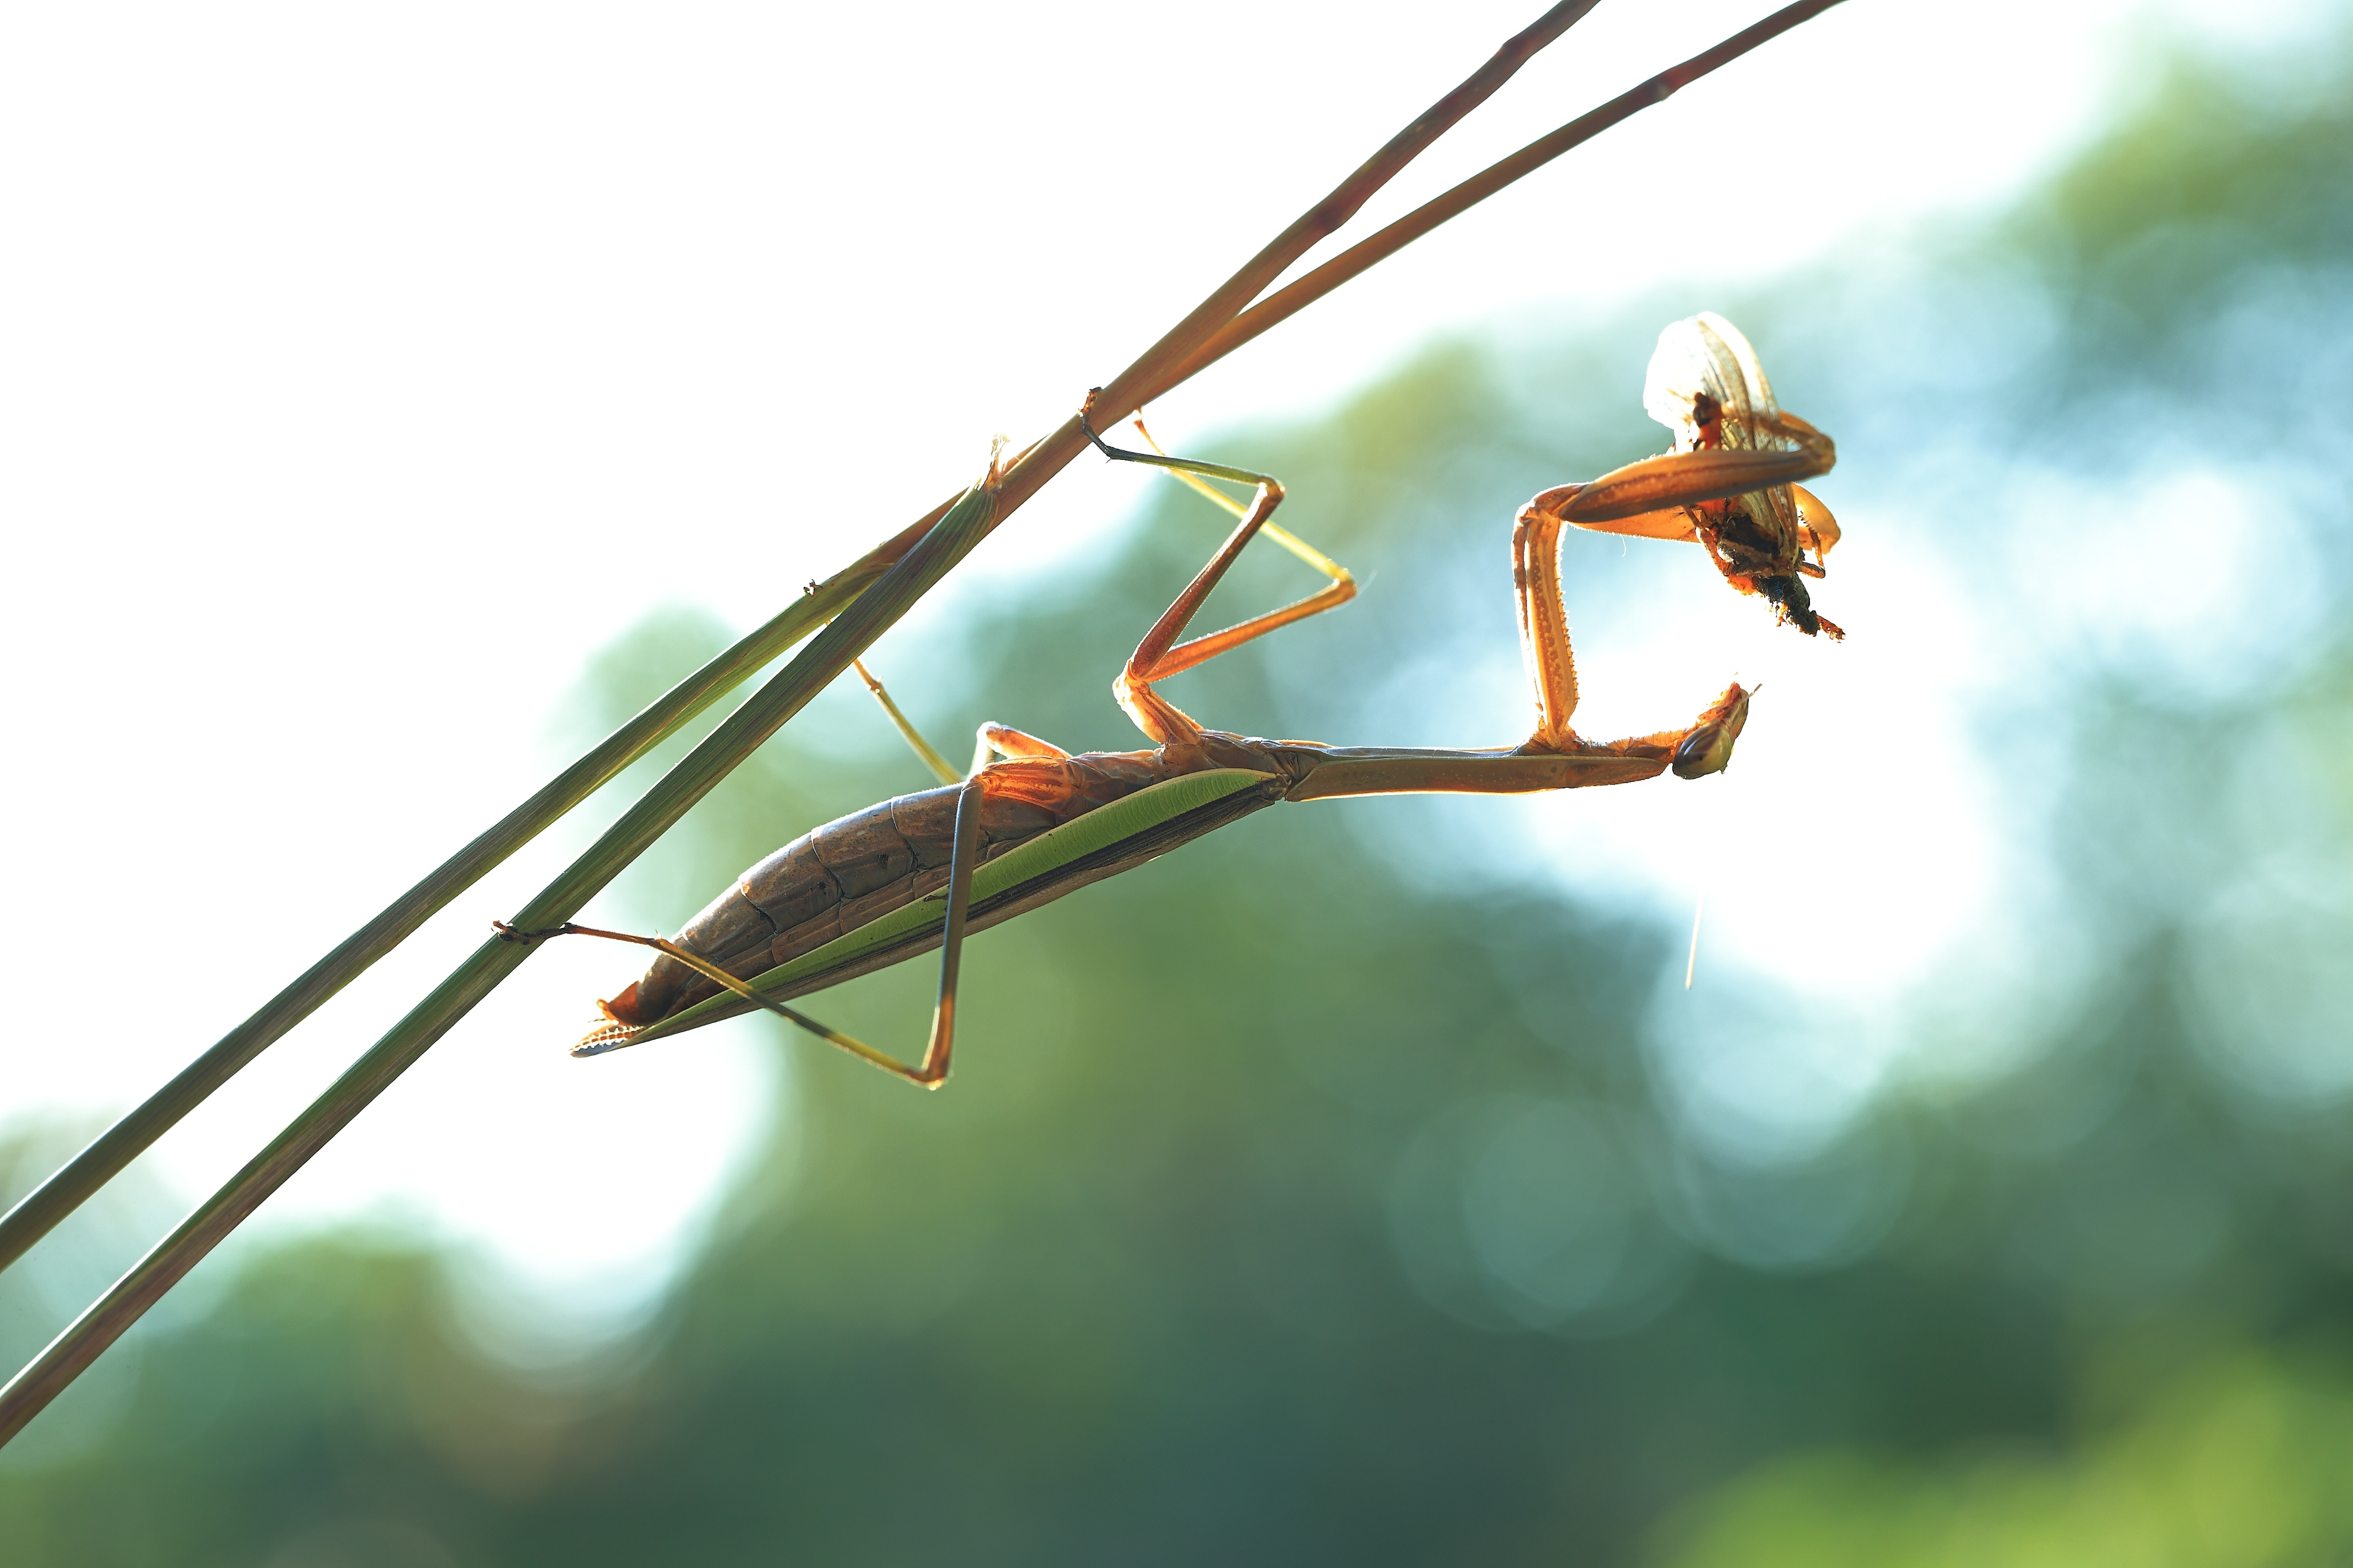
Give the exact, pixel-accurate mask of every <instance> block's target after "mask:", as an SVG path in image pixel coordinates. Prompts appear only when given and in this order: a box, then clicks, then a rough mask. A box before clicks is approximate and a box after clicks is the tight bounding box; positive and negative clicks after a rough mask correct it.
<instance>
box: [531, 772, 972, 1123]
mask: <svg viewBox="0 0 2353 1568" xmlns="http://www.w3.org/2000/svg"><path fill="white" fill-rule="evenodd" d="M980 799H981V784H980V781H979V780H978V779H968V780H966V781H965V786H964V789H963V792H962V793H961V794H959V795H957V797H956V814H955V838H954V840H953V842H952V847H950V849H949V851H948V885H947V888H946V897H947V918H946V921H945V923H944V926H943V928H942V930H941V932H940V994H939V1000H938V1002H937V1004H936V1005H934V1007H933V1009H932V1034H931V1038H930V1040H929V1041H928V1042H927V1043H926V1044H925V1045H924V1047H923V1061H922V1062H921V1063H919V1064H918V1065H916V1066H914V1067H909V1066H908V1065H907V1064H906V1063H904V1062H902V1061H901V1060H899V1059H898V1058H896V1057H893V1056H892V1055H891V1054H890V1053H889V1052H887V1051H884V1050H881V1049H879V1048H877V1047H873V1046H870V1045H868V1044H867V1043H866V1042H865V1041H863V1040H860V1039H858V1038H856V1037H853V1036H849V1035H845V1034H843V1033H842V1032H841V1031H840V1030H839V1029H836V1028H832V1027H829V1026H827V1025H824V1024H820V1023H818V1021H817V1020H816V1019H815V1018H812V1017H810V1016H808V1015H807V1014H806V1013H802V1012H799V1011H797V1010H796V1009H794V1008H791V1007H787V1006H786V1005H784V1004H783V1003H782V1002H779V1001H777V1000H776V998H775V997H773V996H769V995H767V994H765V993H763V992H760V991H756V990H754V989H753V987H752V985H751V984H750V983H748V982H746V981H744V980H743V979H742V978H740V977H738V976H736V975H733V974H730V973H727V971H725V970H724V969H722V968H720V967H719V965H717V964H715V963H712V962H711V961H710V960H709V959H707V958H704V957H703V956H702V954H700V953H695V952H688V951H687V950H686V949H685V948H683V947H681V946H680V945H679V944H678V943H676V942H670V941H669V940H668V939H666V938H663V937H658V936H635V935H632V934H630V933H628V932H627V931H598V930H596V928H595V927H593V926H583V925H574V924H572V923H570V922H569V921H567V922H565V924H563V925H560V926H557V927H556V928H554V930H553V931H517V930H516V929H515V928H514V927H512V926H510V925H508V924H506V923H505V922H504V921H493V922H492V923H493V924H495V925H496V926H497V927H498V931H499V934H500V935H501V936H503V937H505V938H506V939H507V940H508V941H510V942H537V941H540V940H542V939H543V938H546V937H552V936H599V937H605V938H607V939H609V940H611V941H614V942H635V943H636V944H638V946H640V947H650V948H653V949H655V950H656V951H657V952H666V953H668V954H669V955H670V957H672V958H675V959H677V960H678V961H679V962H680V963H683V964H685V965H686V966H687V967H688V968H689V969H691V970H693V971H694V972H695V973H698V974H701V975H702V976H703V977H704V978H706V979H709V980H712V981H715V982H716V983H718V984H721V985H723V986H725V987H726V988H727V989H728V990H730V991H732V992H733V993H734V994H736V995H738V996H741V997H743V998H744V1000H745V1001H747V1002H752V1003H755V1004H757V1005H760V1006H762V1007H765V1008H766V1009H767V1010H768V1011H769V1012H771V1013H774V1014H776V1016H779V1017H781V1018H784V1019H786V1021H788V1022H790V1023H794V1024H797V1025H799V1026H801V1027H802V1028H804V1029H807V1031H808V1032H809V1033H810V1034H812V1035H815V1036H816V1037H818V1038H819V1039H821V1040H823V1041H825V1042H826V1043H827V1044H828V1045H834V1046H839V1047H841V1048H842V1049H843V1050H845V1051H848V1052H849V1054H850V1055H852V1056H854V1057H857V1058H860V1059H862V1060H865V1061H870V1062H872V1063H873V1064H874V1065H875V1066H876V1067H879V1068H882V1069H883V1070H884V1071H885V1072H889V1073H892V1074H895V1075H896V1076H898V1077H900V1078H903V1079H906V1080H907V1081H908V1082H910V1083H916V1084H921V1085H923V1087H924V1088H925V1089H937V1088H939V1086H940V1085H941V1084H943V1083H944V1082H946V1081H947V1076H948V1058H949V1057H950V1054H951V1053H952V1052H953V1051H954V1050H955V1003H956V979H957V973H958V971H959V969H960V967H961V965H962V962H963V958H964V931H965V915H966V913H967V912H968V910H969V909H970V906H971V903H972V873H973V868H975V867H976V866H977V865H978V864H979V862H980ZM616 1043H618V1042H616Z"/></svg>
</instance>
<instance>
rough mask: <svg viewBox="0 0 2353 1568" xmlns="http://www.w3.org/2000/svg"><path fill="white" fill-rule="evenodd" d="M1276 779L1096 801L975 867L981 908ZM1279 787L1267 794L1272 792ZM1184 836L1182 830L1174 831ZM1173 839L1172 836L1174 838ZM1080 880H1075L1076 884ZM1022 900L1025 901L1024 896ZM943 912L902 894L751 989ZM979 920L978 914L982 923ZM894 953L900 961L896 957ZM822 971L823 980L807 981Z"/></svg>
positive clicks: (775, 989)
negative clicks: (893, 904)
mask: <svg viewBox="0 0 2353 1568" xmlns="http://www.w3.org/2000/svg"><path fill="white" fill-rule="evenodd" d="M1275 781H1276V775H1274V774H1272V773H1254V772H1252V771H1250V770H1249V769H1247V768H1215V769H1211V770H1210V771H1208V772H1207V773H1186V774H1184V775H1183V776H1181V777H1178V778H1173V779H1167V780H1165V781H1163V782H1162V783H1159V784H1154V785H1152V786H1151V787H1150V788H1149V789H1142V790H1138V791H1136V793H1135V794H1134V795H1128V796H1126V797H1124V798H1123V799H1120V800H1115V801H1113V802H1112V803H1111V804H1110V805H1102V806H1097V807H1096V808H1095V809H1094V810H1092V811H1091V812H1088V813H1087V814H1086V815H1085V816H1081V817H1077V818H1074V819H1073V820H1071V821H1069V822H1066V823H1063V824H1062V825H1061V826H1060V827H1053V828H1049V829H1048V830H1047V831H1045V832H1044V833H1041V834H1039V836H1038V837H1035V838H1032V839H1030V840H1029V842H1028V843H1026V844H1023V845H1020V846H1018V847H1016V848H1013V849H1009V850H1008V851H1006V852H1005V853H1004V854H1002V855H1000V856H998V857H997V858H996V859H994V860H990V861H988V862H987V863H986V864H984V865H982V866H980V867H979V868H976V870H975V871H974V872H973V877H972V904H971V909H972V911H973V913H974V915H975V916H978V915H981V914H983V913H985V912H986V908H985V907H986V906H987V905H989V904H992V903H994V904H997V906H999V907H1000V908H1001V907H1002V906H1003V905H1004V904H1005V903H1007V902H1008V901H1009V900H1010V899H1011V898H1014V897H1018V896H1019V895H1021V894H1022V893H1024V892H1025V891H1027V890H1029V889H1031V888H1033V887H1034V886H1035V885H1037V884H1039V883H1042V882H1046V881H1049V880H1050V879H1053V878H1054V877H1055V876H1056V874H1057V873H1059V872H1063V871H1066V870H1068V869H1070V868H1072V867H1074V866H1076V865H1077V864H1078V863H1079V862H1081V861H1084V860H1088V859H1091V858H1099V857H1103V856H1106V855H1107V854H1109V853H1111V852H1113V851H1116V850H1117V849H1118V848H1119V847H1121V846H1122V845H1124V844H1127V843H1129V842H1130V841H1131V840H1134V839H1139V838H1144V837H1147V836H1149V835H1151V834H1152V833H1153V831H1154V830H1155V828H1160V827H1163V826H1166V825H1168V824H1169V823H1172V822H1175V821H1176V820H1177V819H1178V818H1180V817H1184V816H1188V815H1190V814H1194V813H1198V812H1200V811H1201V810H1202V809H1203V808H1204V807H1208V806H1213V805H1217V804H1218V803H1219V802H1220V801H1224V800H1227V799H1228V798H1229V797H1230V796H1233V795H1238V794H1240V792H1242V791H1244V790H1248V789H1251V788H1254V787H1259V788H1261V789H1262V786H1265V785H1267V784H1271V783H1273V782H1275ZM1279 793H1280V792H1274V793H1271V794H1268V795H1267V798H1268V800H1270V801H1271V800H1272V799H1274V798H1276V795H1279ZM1226 820H1230V818H1229V817H1226V816H1222V815H1220V816H1219V819H1218V821H1217V822H1215V823H1212V824H1209V826H1219V825H1221V824H1222V823H1223V822H1224V821H1226ZM1178 842H1181V839H1180V840H1178ZM1169 847H1174V845H1173V844H1172V845H1171V846H1169ZM1073 885H1074V886H1075V885H1076V884H1073ZM1025 907H1026V906H1025ZM946 916H947V910H946V905H945V903H944V896H943V895H942V894H940V893H936V892H935V893H932V894H930V895H928V896H927V897H924V898H921V899H917V900H914V901H913V902H912V903H907V904H902V905H901V906H900V907H899V908H897V909H895V910H892V911H890V912H889V913H888V914H884V915H878V916H876V917H875V918H874V919H873V920H871V921H867V922H866V923H865V924H864V925H862V926H860V927H859V928H858V929H857V930H856V931H845V932H843V933H842V934H841V935H840V936H838V937H836V938H834V939H833V940H832V941H831V942H827V943H826V944H825V945H824V946H822V947H818V948H813V949H811V950H810V951H809V952H805V953H802V954H801V955H800V956H799V957H798V958H796V959H794V960H792V961H791V962H790V963H781V964H778V965H777V966H776V968H774V969H771V970H768V971H766V972H765V973H762V974H759V975H756V976H754V978H753V981H752V985H753V988H754V990H758V991H765V992H769V993H772V994H776V995H779V996H786V995H802V994H807V993H808V992H810V991H817V990H822V989H823V988H824V987H825V986H826V985H828V984H833V981H832V980H826V979H823V978H822V977H823V976H826V975H829V974H832V975H835V978H836V979H848V978H849V974H847V973H840V974H836V973H835V972H837V971H847V970H851V969H853V968H855V969H857V971H858V972H859V973H865V972H866V971H867V969H869V968H871V967H880V965H875V964H871V963H869V962H868V961H870V960H871V959H874V958H876V957H878V956H880V955H881V954H882V953H884V952H886V951H887V950H889V949H892V948H894V947H901V946H904V947H906V948H907V951H906V952H903V953H902V954H900V955H899V956H900V957H905V958H912V957H913V956H915V955H916V954H917V953H919V952H925V951H928V950H929V949H930V948H931V947H933V946H935V945H936V944H937V938H938V935H939V931H940V928H941V926H942V925H943V924H944V921H945V920H946ZM979 923H980V922H979V921H976V922H975V925H976V927H977V926H978V924H979ZM890 962H894V963H895V962H897V960H896V959H892V960H890ZM812 980H816V981H818V984H807V982H809V981H812ZM750 1008H751V1004H750V1003H748V1002H745V1001H744V999H743V998H741V997H739V996H735V995H733V994H729V993H726V992H722V993H720V994H718V995H716V996H708V997H705V998H704V999H703V1000H702V1001H700V1002H697V1003H696V1004H695V1005H693V1006H691V1007H689V1008H687V1009H686V1010H685V1011H684V1012H682V1013H680V1014H678V1015H676V1016H672V1017H669V1018H665V1019H663V1020H662V1021H661V1022H659V1023H658V1024H655V1025H652V1026H649V1027H648V1028H647V1029H646V1030H645V1031H644V1032H643V1033H641V1034H638V1035H635V1036H633V1037H630V1040H629V1043H630V1044H631V1045H642V1044H644V1043H645V1042H647V1041H648V1040H652V1039H658V1038H660V1037H665V1036H669V1035H675V1034H681V1033H683V1032H684V1031H686V1030H688V1029H692V1028H698V1027H700V1026H702V1025H704V1024H711V1023H716V1022H718V1021H719V1020H720V1019H721V1018H725V1017H733V1016H735V1015H737V1014H739V1013H744V1012H746V1011H749V1010H750Z"/></svg>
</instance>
